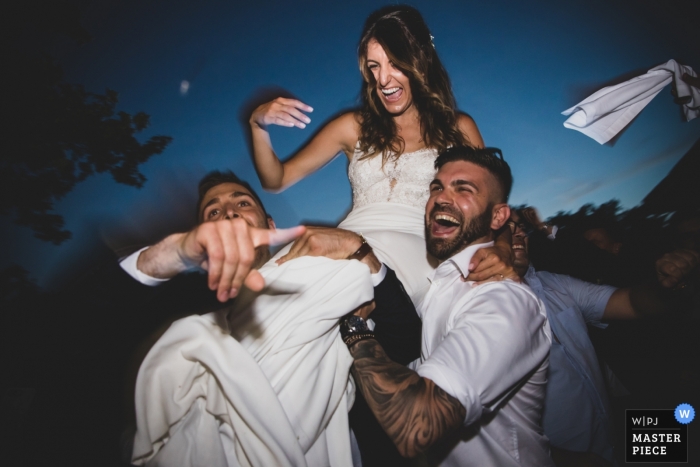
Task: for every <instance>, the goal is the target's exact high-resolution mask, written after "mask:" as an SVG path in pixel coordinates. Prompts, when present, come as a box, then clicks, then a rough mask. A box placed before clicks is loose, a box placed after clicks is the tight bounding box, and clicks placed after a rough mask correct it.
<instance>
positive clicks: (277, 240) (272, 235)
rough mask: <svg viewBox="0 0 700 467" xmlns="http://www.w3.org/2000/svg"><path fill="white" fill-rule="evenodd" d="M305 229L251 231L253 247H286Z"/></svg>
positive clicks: (302, 227) (301, 227)
mask: <svg viewBox="0 0 700 467" xmlns="http://www.w3.org/2000/svg"><path fill="white" fill-rule="evenodd" d="M305 231H306V227H304V226H303V225H298V226H296V227H292V228H290V229H274V230H269V229H253V245H254V246H256V247H258V246H260V245H270V246H279V245H286V244H287V243H289V242H291V241H292V240H294V239H295V238H298V237H300V236H302V235H303V234H304V232H305Z"/></svg>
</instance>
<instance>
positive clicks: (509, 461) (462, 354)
mask: <svg viewBox="0 0 700 467" xmlns="http://www.w3.org/2000/svg"><path fill="white" fill-rule="evenodd" d="M491 245H493V243H492V242H490V243H483V244H477V245H471V246H469V247H468V248H466V249H464V250H463V251H461V252H460V253H458V254H456V255H455V256H453V257H452V258H450V259H448V260H446V261H444V262H443V263H442V264H440V266H439V267H438V268H437V269H436V270H435V272H434V274H433V275H432V276H431V277H430V281H431V286H430V289H429V290H428V293H427V294H426V296H425V299H424V300H423V302H422V303H421V304H420V305H419V309H418V312H419V314H420V315H421V318H422V319H423V342H422V350H421V361H420V363H419V364H418V365H417V368H416V371H417V372H418V374H420V375H421V376H423V377H425V378H428V379H430V380H432V381H433V382H435V383H436V384H437V385H438V386H439V387H440V388H442V389H443V390H444V391H446V392H447V393H448V394H450V395H451V396H452V397H454V398H456V399H457V400H459V401H460V402H461V403H462V405H463V406H464V407H465V408H466V412H467V414H466V418H465V420H464V427H463V428H462V429H460V430H458V431H457V433H456V434H455V435H454V436H450V437H449V439H448V440H444V441H442V442H440V443H439V444H438V445H437V446H434V447H433V449H431V452H430V454H429V460H430V461H431V463H434V464H440V465H445V466H472V465H473V466H479V467H483V466H498V467H508V466H537V467H543V466H549V465H553V463H552V461H551V459H550V457H549V447H548V444H547V438H546V437H545V436H544V435H543V432H542V428H541V415H542V405H543V402H544V395H545V386H546V382H547V368H548V354H549V348H550V345H551V333H550V330H549V326H548V324H547V318H546V312H545V309H544V306H543V305H542V302H541V301H540V300H539V299H538V298H537V296H535V295H534V294H533V293H532V291H531V290H530V289H529V288H528V287H527V286H525V285H521V284H518V283H515V282H512V281H509V280H506V281H500V282H489V283H486V284H483V285H480V286H475V285H474V284H473V282H466V281H464V280H463V277H465V276H467V275H468V273H469V271H468V266H469V262H470V260H471V258H472V256H473V255H474V253H475V252H476V251H477V250H478V249H480V248H483V247H488V246H491Z"/></svg>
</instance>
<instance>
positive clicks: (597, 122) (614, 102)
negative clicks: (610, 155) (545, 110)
mask: <svg viewBox="0 0 700 467" xmlns="http://www.w3.org/2000/svg"><path fill="white" fill-rule="evenodd" d="M684 73H687V74H689V75H690V76H693V77H695V76H697V75H696V74H695V71H693V69H692V68H691V67H689V66H685V65H680V64H679V63H677V62H676V61H675V60H669V61H668V62H666V63H664V64H662V65H659V66H657V67H655V68H652V69H651V70H649V72H648V73H646V74H644V75H641V76H637V77H636V78H632V79H631V80H629V81H625V82H624V83H620V84H617V85H615V86H608V87H605V88H603V89H601V90H599V91H597V92H595V93H594V94H592V95H591V96H589V97H587V98H586V99H584V100H583V101H581V102H579V103H578V104H576V105H575V106H573V107H571V108H570V109H567V110H565V111H564V112H562V114H563V115H570V117H569V118H568V119H567V120H566V121H565V122H564V126H565V127H566V128H570V129H572V130H577V131H580V132H581V133H583V134H584V135H586V136H590V137H591V138H593V139H594V140H596V141H597V142H598V143H600V144H605V143H607V142H608V141H610V139H612V138H613V137H614V136H615V135H617V134H618V133H619V132H620V131H622V129H623V128H625V126H627V124H628V123H630V122H631V121H632V119H633V118H634V117H636V116H637V115H638V114H639V112H641V111H642V109H644V107H646V105H647V104H648V103H649V102H651V100H652V99H653V98H654V97H655V96H656V95H657V94H658V93H659V92H661V90H662V89H663V88H664V87H666V85H668V84H669V83H671V81H673V82H674V84H675V86H676V92H677V94H678V98H679V100H682V101H683V102H684V105H683V113H684V114H685V118H686V121H690V120H692V119H694V118H695V117H697V116H698V115H700V90H698V89H697V88H694V87H693V86H690V85H689V84H688V83H686V82H685V81H683V79H682V76H683V74H684Z"/></svg>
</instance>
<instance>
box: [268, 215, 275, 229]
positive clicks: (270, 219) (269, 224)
mask: <svg viewBox="0 0 700 467" xmlns="http://www.w3.org/2000/svg"><path fill="white" fill-rule="evenodd" d="M267 226H268V227H269V228H271V229H272V230H274V229H276V228H277V226H276V225H275V221H274V220H272V217H270V216H267Z"/></svg>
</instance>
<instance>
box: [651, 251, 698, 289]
mask: <svg viewBox="0 0 700 467" xmlns="http://www.w3.org/2000/svg"><path fill="white" fill-rule="evenodd" d="M699 260H700V254H698V252H697V251H694V250H687V249H680V250H674V251H672V252H670V253H666V254H665V255H663V256H662V257H661V258H659V259H658V260H657V261H656V276H657V278H658V279H659V283H660V284H661V285H662V286H664V287H668V288H672V287H675V286H677V285H678V284H680V283H681V282H682V281H683V279H684V278H685V277H687V276H688V274H690V273H691V272H692V271H693V269H695V267H696V266H697V265H698V261H699Z"/></svg>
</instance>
